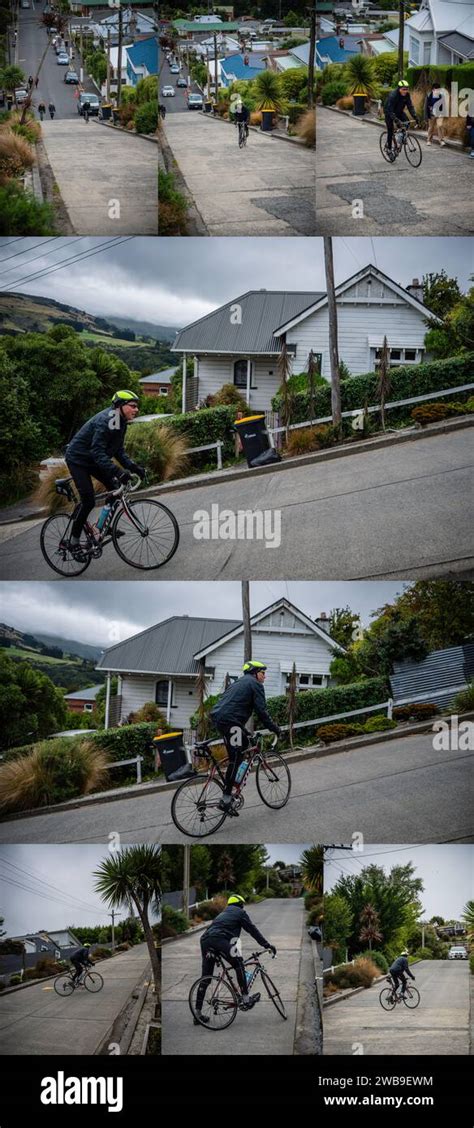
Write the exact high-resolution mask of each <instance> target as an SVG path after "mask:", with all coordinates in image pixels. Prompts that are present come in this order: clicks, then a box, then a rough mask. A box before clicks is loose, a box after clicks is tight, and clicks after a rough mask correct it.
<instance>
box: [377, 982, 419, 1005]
mask: <svg viewBox="0 0 474 1128" xmlns="http://www.w3.org/2000/svg"><path fill="white" fill-rule="evenodd" d="M387 983H390V987H383V988H382V990H381V992H380V995H379V1002H380V1005H381V1006H382V1007H383V1009H384V1010H387V1011H392V1010H394V1008H395V1007H396V1006H397V1003H402V1002H403V1003H404V1004H405V1006H406V1007H408V1008H409V1010H414V1009H415V1007H417V1006H418V1004H419V1002H420V992H419V991H418V989H417V988H416V987H413V986H412V984H411V983H407V985H406V990H405V991H404V992H403V994H402V991H401V988H400V989H397V987H396V986H395V983H394V981H393V979H392V977H391V976H390V975H387Z"/></svg>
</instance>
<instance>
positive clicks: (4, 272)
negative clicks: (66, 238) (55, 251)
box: [0, 235, 57, 274]
mask: <svg viewBox="0 0 474 1128" xmlns="http://www.w3.org/2000/svg"><path fill="white" fill-rule="evenodd" d="M46 243H56V244H57V235H52V236H51V239H40V242H39V243H33V246H32V247H27V248H26V250H25V251H16V252H15V254H14V255H7V258H4V259H0V262H10V259H14V258H18V256H19V255H28V254H29V253H30V251H35V250H36V248H37V247H41V246H43V247H44V246H45V244H46ZM51 253H52V252H51V251H48V254H49V255H50V254H51ZM33 261H34V260H33ZM24 265H25V266H27V263H25V264H24ZM14 269H15V267H12V266H9V267H7V269H6V270H2V271H0V273H1V274H8V272H9V271H10V270H14Z"/></svg>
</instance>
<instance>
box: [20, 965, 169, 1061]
mask: <svg viewBox="0 0 474 1128" xmlns="http://www.w3.org/2000/svg"><path fill="white" fill-rule="evenodd" d="M148 966H149V955H148V948H147V946H146V944H137V946H136V947H135V948H131V949H130V950H129V951H128V952H120V953H119V954H118V955H116V956H114V957H113V958H112V959H110V960H101V961H100V962H99V961H98V962H97V971H100V974H101V975H102V976H103V979H104V986H103V988H102V990H101V991H99V992H98V993H97V994H91V993H90V992H89V991H86V990H85V988H78V989H77V990H76V991H75V992H74V994H73V995H71V996H68V997H67V998H61V997H60V996H59V995H57V994H56V992H55V990H54V986H53V983H54V980H52V979H48V980H46V981H45V982H43V983H38V984H36V985H34V986H31V987H25V988H22V989H21V990H19V991H12V992H11V993H9V994H7V995H5V994H2V995H1V996H0V1055H2V1054H28V1055H30V1054H33V1055H39V1054H48V1055H49V1054H53V1055H57V1056H63V1055H64V1054H66V1055H67V1054H76V1055H77V1054H81V1055H84V1054H87V1055H89V1054H95V1053H96V1052H97V1050H98V1048H99V1046H100V1045H101V1043H102V1041H103V1039H104V1038H105V1037H106V1034H107V1032H108V1030H109V1029H110V1028H111V1026H112V1024H113V1022H114V1021H115V1019H116V1018H117V1017H118V1015H119V1014H120V1012H121V1010H122V1008H123V1007H124V1006H125V1004H126V1002H127V1000H128V999H129V997H130V995H131V994H132V992H133V991H134V989H135V987H136V986H137V984H138V983H139V982H141V981H142V979H143V976H144V975H145V974H146V972H147V968H148Z"/></svg>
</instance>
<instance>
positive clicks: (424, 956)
mask: <svg viewBox="0 0 474 1128" xmlns="http://www.w3.org/2000/svg"><path fill="white" fill-rule="evenodd" d="M412 958H413V959H415V960H432V959H433V953H432V951H431V948H418V949H417V951H416V952H413V957H412Z"/></svg>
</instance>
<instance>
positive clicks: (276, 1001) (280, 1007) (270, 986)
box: [260, 969, 288, 1019]
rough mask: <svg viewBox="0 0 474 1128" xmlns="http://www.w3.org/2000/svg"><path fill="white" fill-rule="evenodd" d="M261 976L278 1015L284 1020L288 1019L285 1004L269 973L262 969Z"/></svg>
mask: <svg viewBox="0 0 474 1128" xmlns="http://www.w3.org/2000/svg"><path fill="white" fill-rule="evenodd" d="M260 976H261V979H262V983H263V986H264V988H265V990H266V992H267V995H268V997H269V998H270V999H271V1000H272V1003H273V1006H274V1007H276V1009H277V1011H278V1014H279V1015H281V1017H282V1018H284V1019H287V1018H288V1015H287V1013H286V1009H285V1004H284V1002H283V999H282V997H281V995H280V992H279V991H278V990H277V988H276V987H275V984H274V982H273V979H270V976H269V975H268V972H266V971H262V969H260Z"/></svg>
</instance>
